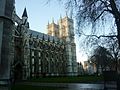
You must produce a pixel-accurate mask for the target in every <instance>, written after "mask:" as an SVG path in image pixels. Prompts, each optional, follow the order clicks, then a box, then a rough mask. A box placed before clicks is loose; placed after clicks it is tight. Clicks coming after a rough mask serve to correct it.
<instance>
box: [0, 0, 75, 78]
mask: <svg viewBox="0 0 120 90" xmlns="http://www.w3.org/2000/svg"><path fill="white" fill-rule="evenodd" d="M4 1H5V2H4ZM7 1H9V2H7ZM11 1H12V2H11ZM0 3H3V4H1V5H2V7H0V11H3V12H6V15H4V14H3V15H2V14H1V13H0V29H1V30H0V34H1V35H0V36H1V38H0V46H1V47H0V49H1V52H2V53H0V55H1V59H0V67H3V68H4V71H3V70H2V69H1V68H0V70H1V71H0V79H11V78H12V79H14V80H19V79H20V80H21V79H28V78H32V77H36V78H37V77H39V76H75V75H77V62H76V45H75V42H74V28H73V20H72V19H71V18H69V17H68V16H66V17H65V18H60V20H59V23H58V25H57V24H55V23H54V22H52V23H51V24H48V25H47V29H48V34H43V33H40V32H36V31H33V30H31V29H30V28H29V22H28V21H27V19H28V16H27V11H26V9H25V10H24V13H23V15H22V18H20V17H19V16H18V15H17V14H16V13H15V11H14V0H0ZM5 3H8V4H10V5H11V6H9V7H8V6H5ZM6 5H7V4H6ZM2 8H7V9H6V10H5V9H4V10H2ZM8 8H10V10H9V9H8ZM7 10H8V11H7ZM7 15H8V17H7V18H6V16H7ZM9 15H10V16H9ZM2 16H3V17H2ZM8 28H9V30H8ZM3 41H4V42H3ZM7 45H8V46H7ZM2 50H3V51H2ZM3 58H4V60H3ZM2 71H3V73H2ZM3 76H4V77H5V78H3Z"/></svg>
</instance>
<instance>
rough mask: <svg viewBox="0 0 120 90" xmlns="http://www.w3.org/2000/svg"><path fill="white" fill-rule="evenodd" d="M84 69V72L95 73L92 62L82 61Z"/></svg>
mask: <svg viewBox="0 0 120 90" xmlns="http://www.w3.org/2000/svg"><path fill="white" fill-rule="evenodd" d="M84 71H85V74H89V75H91V74H94V73H96V66H95V65H94V64H91V63H90V62H89V61H84Z"/></svg>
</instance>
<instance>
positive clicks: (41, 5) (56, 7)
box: [16, 0, 66, 33]
mask: <svg viewBox="0 0 120 90" xmlns="http://www.w3.org/2000/svg"><path fill="white" fill-rule="evenodd" d="M46 2H47V0H16V12H17V14H18V15H19V16H22V13H23V10H24V8H25V7H26V8H27V12H28V21H29V22H30V28H31V29H34V30H36V31H39V32H44V33H46V32H47V31H46V25H47V24H48V21H49V22H52V19H53V18H54V21H55V22H57V20H58V19H59V18H60V15H62V16H65V12H66V10H65V9H64V6H63V5H61V4H59V2H58V3H57V2H54V1H52V2H50V3H48V4H46Z"/></svg>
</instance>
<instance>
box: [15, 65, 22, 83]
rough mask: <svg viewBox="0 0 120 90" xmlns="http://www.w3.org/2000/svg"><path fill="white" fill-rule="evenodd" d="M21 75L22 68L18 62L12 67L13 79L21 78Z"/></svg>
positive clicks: (18, 79)
mask: <svg viewBox="0 0 120 90" xmlns="http://www.w3.org/2000/svg"><path fill="white" fill-rule="evenodd" d="M22 76H23V68H22V65H21V64H20V63H18V64H17V65H15V67H14V80H15V81H20V80H22Z"/></svg>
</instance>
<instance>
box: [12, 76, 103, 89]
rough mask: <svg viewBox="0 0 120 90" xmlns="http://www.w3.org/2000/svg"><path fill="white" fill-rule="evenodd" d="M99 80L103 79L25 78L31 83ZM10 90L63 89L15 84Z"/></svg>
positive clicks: (93, 81) (82, 77) (100, 77)
mask: <svg viewBox="0 0 120 90" xmlns="http://www.w3.org/2000/svg"><path fill="white" fill-rule="evenodd" d="M100 81H103V77H102V76H99V77H98V76H79V77H44V78H43V77H39V78H33V79H30V80H27V82H33V83H34V82H35V83H96V82H100ZM11 90H64V88H57V87H41V86H31V85H22V84H15V85H13V86H12V89H11Z"/></svg>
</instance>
